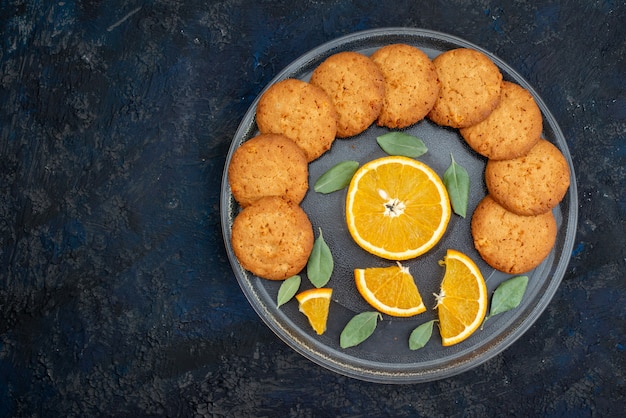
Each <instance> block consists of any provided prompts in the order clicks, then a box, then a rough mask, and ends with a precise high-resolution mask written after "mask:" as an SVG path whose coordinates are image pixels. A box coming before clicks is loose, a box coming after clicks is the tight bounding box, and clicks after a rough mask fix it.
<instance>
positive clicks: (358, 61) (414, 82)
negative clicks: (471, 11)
mask: <svg viewBox="0 0 626 418" xmlns="http://www.w3.org/2000/svg"><path fill="white" fill-rule="evenodd" d="M424 118H428V119H430V120H431V121H433V122H434V123H436V124H438V125H441V126H446V127H450V128H455V129H459V132H460V134H461V136H462V137H463V139H464V140H465V141H466V142H467V144H468V145H469V146H470V147H471V148H472V149H473V150H474V151H476V152H477V153H479V154H481V155H482V156H484V157H486V158H487V160H488V162H487V166H486V170H485V180H486V185H487V189H488V195H487V196H486V197H485V198H484V200H483V201H482V202H481V203H480V204H479V205H478V207H477V208H476V210H475V212H474V214H473V217H472V236H473V240H474V245H475V247H476V249H477V250H478V252H479V253H480V255H481V256H482V257H483V258H484V259H485V261H486V262H487V263H488V264H489V265H491V266H492V267H494V268H496V269H498V270H501V271H504V272H507V273H511V274H516V273H521V272H525V271H528V270H531V269H533V268H534V267H536V266H537V265H538V264H539V263H540V262H541V261H542V260H543V259H544V258H545V257H546V256H547V255H548V254H549V252H550V250H551V249H552V247H553V245H554V243H555V239H556V229H557V227H556V222H555V219H554V216H553V215H552V211H551V210H552V208H554V207H555V206H556V205H557V204H558V203H559V202H560V201H561V199H562V198H563V197H564V195H565V193H566V191H567V189H568V187H569V177H570V174H569V168H568V165H567V161H566V160H565V158H564V156H563V155H562V154H561V152H560V151H559V150H558V149H557V148H556V147H555V146H554V145H552V144H551V143H550V142H548V141H546V140H544V139H541V132H542V129H543V128H542V115H541V111H540V109H539V107H538V106H537V104H536V103H535V101H534V99H533V97H532V95H531V94H530V93H529V92H528V91H527V90H525V89H523V88H522V87H521V86H519V85H516V84H514V83H511V82H508V81H503V78H502V74H501V72H500V70H499V68H498V67H497V66H496V65H495V64H494V63H493V62H492V61H491V59H489V57H487V56H486V55H485V54H483V53H481V52H479V51H476V50H473V49H467V48H458V49H453V50H449V51H446V52H444V53H442V54H440V55H439V56H437V57H436V58H434V59H433V60H430V58H429V57H428V56H427V55H426V54H425V53H424V52H422V51H421V50H420V49H418V48H415V47H413V46H410V45H405V44H392V45H387V46H384V47H381V48H379V49H378V50H376V51H375V52H374V53H373V54H372V55H371V56H370V57H368V56H365V55H363V54H360V53H357V52H352V51H346V52H339V53H336V54H333V55H331V56H329V57H328V58H326V59H325V60H324V61H323V62H322V63H320V65H319V66H318V67H317V68H316V69H315V70H314V71H313V73H312V75H311V78H310V81H309V82H305V81H301V80H296V79H286V80H282V81H279V82H277V83H275V84H274V85H272V86H270V87H269V88H268V89H267V90H266V91H265V92H264V93H263V95H262V96H261V98H260V99H259V102H258V105H257V109H256V122H257V126H258V129H259V135H258V136H256V137H255V138H252V139H250V140H248V141H246V142H245V143H244V144H242V145H241V146H240V147H239V148H238V149H237V150H236V151H235V153H234V154H233V157H232V160H231V162H230V166H229V169H228V179H229V184H230V187H231V190H232V193H233V197H234V198H235V200H236V201H237V202H238V203H239V205H240V206H241V207H242V211H241V212H240V213H239V214H238V215H237V216H236V218H235V220H234V222H233V228H232V246H233V250H234V252H235V255H236V256H237V258H238V259H239V261H240V262H241V264H242V266H243V267H244V268H246V269H247V270H249V271H251V272H252V273H254V274H255V275H257V276H259V277H263V278H266V279H272V280H283V279H286V278H288V277H290V276H292V275H294V274H296V273H298V272H299V271H300V270H301V269H303V268H304V267H305V265H306V263H307V260H308V257H309V255H310V252H311V249H312V246H313V232H312V226H311V223H310V221H309V219H308V217H307V215H306V214H305V213H304V211H303V210H302V208H301V207H300V205H299V204H300V202H301V201H302V199H303V198H304V195H305V194H306V192H307V190H308V163H310V162H311V161H313V160H315V159H317V158H319V157H320V156H321V155H323V154H324V153H325V152H326V151H327V150H329V149H330V148H331V146H332V143H333V141H334V140H335V139H336V138H348V137H352V136H355V135H358V134H360V133H361V132H363V131H365V130H366V129H367V128H369V126H370V125H372V124H373V123H376V124H378V125H379V126H384V127H388V128H392V129H402V128H406V127H408V126H410V125H413V124H415V123H417V122H419V121H421V120H423V119H424Z"/></svg>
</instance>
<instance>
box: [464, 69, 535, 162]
mask: <svg viewBox="0 0 626 418" xmlns="http://www.w3.org/2000/svg"><path fill="white" fill-rule="evenodd" d="M542 130H543V122H542V118H541V110H540V109H539V106H537V103H535V99H533V96H532V95H531V94H530V93H529V92H528V90H526V89H524V88H523V87H521V86H519V85H517V84H515V83H511V82H509V81H504V82H503V83H502V97H501V99H500V104H499V105H498V106H497V107H496V108H495V109H494V110H493V112H491V114H490V115H489V116H488V117H487V119H485V120H484V121H482V122H479V123H477V124H475V125H472V126H469V127H466V128H463V129H461V130H460V133H461V136H462V137H463V139H465V142H467V144H468V145H469V146H470V147H471V148H472V149H473V150H474V151H476V152H477V153H479V154H481V155H483V156H485V157H487V158H490V159H492V160H507V159H511V158H517V157H520V156H522V155H525V154H526V153H528V151H530V149H531V148H532V147H533V146H534V145H535V144H536V143H537V141H539V137H540V136H541V131H542Z"/></svg>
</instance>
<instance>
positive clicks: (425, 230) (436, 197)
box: [346, 156, 451, 260]
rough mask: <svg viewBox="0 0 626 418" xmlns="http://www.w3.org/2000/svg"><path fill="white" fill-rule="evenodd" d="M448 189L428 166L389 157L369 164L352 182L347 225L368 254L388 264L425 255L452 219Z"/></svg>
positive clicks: (399, 157)
mask: <svg viewBox="0 0 626 418" xmlns="http://www.w3.org/2000/svg"><path fill="white" fill-rule="evenodd" d="M450 212H451V210H450V200H449V198H448V193H447V191H446V188H445V186H444V184H443V182H442V181H441V179H440V178H439V176H438V175H437V173H435V172H434V171H433V170H432V169H431V168H430V167H428V166H427V165H426V164H424V163H422V162H420V161H417V160H414V159H412V158H407V157H401V156H389V157H383V158H379V159H376V160H373V161H370V162H368V163H366V164H364V165H363V166H362V167H361V168H359V169H358V170H357V171H356V173H355V174H354V176H353V177H352V181H351V182H350V186H349V188H348V196H347V198H346V222H347V225H348V230H349V231H350V235H352V238H353V239H354V241H355V242H356V243H357V244H358V245H359V246H360V247H361V248H363V249H364V250H365V251H368V252H370V253H372V254H374V255H377V256H379V257H382V258H386V259H389V260H408V259H410V258H414V257H417V256H418V255H421V254H424V253H425V252H426V251H428V250H429V249H431V248H432V247H433V246H434V245H435V244H437V242H439V240H440V239H441V237H442V236H443V234H444V233H445V231H446V227H447V226H448V221H449V220H450Z"/></svg>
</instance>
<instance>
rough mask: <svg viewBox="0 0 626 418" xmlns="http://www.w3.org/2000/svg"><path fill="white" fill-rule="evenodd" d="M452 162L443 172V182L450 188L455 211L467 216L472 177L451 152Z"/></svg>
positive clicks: (447, 188)
mask: <svg viewBox="0 0 626 418" xmlns="http://www.w3.org/2000/svg"><path fill="white" fill-rule="evenodd" d="M450 158H451V159H452V162H451V163H450V166H449V167H448V169H447V170H446V172H445V173H443V184H444V185H445V186H446V190H448V196H450V203H452V209H453V210H454V213H456V214H457V215H459V216H462V217H463V218H465V215H466V214H467V201H468V199H469V187H470V178H469V174H467V170H465V168H463V167H462V166H460V165H459V164H457V163H456V161H454V157H453V156H452V154H450Z"/></svg>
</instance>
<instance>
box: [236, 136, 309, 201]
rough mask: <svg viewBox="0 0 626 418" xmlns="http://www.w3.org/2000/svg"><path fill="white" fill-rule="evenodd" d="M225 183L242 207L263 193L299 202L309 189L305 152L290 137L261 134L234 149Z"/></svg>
mask: <svg viewBox="0 0 626 418" xmlns="http://www.w3.org/2000/svg"><path fill="white" fill-rule="evenodd" d="M228 183H229V185H230V189H231V192H232V194H233V197H234V198H235V200H236V201H237V202H238V203H239V204H240V205H241V206H242V207H246V206H249V205H251V204H252V203H254V202H255V201H257V200H258V199H260V198H262V197H265V196H279V197H283V198H284V199H285V200H288V201H290V202H293V203H295V204H298V203H300V202H301V201H302V199H304V195H305V194H306V192H307V190H308V189H309V166H308V163H307V159H306V157H305V155H304V151H302V149H300V147H298V146H297V145H296V144H295V143H294V142H293V141H292V140H291V139H289V138H287V137H286V136H284V135H279V134H261V135H258V136H256V137H254V138H251V139H249V140H248V141H246V142H244V143H243V144H241V146H240V147H239V148H237V149H236V150H235V152H234V153H233V156H232V158H231V161H230V165H229V166H228Z"/></svg>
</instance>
